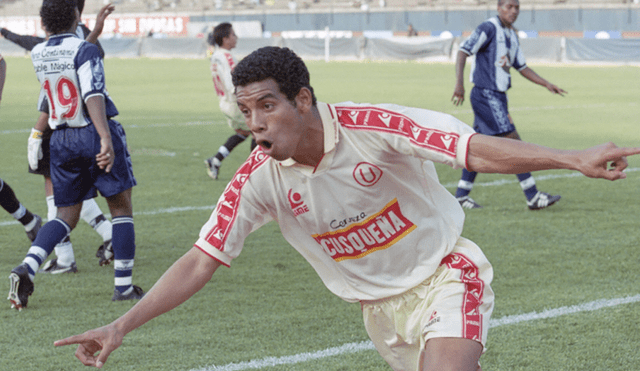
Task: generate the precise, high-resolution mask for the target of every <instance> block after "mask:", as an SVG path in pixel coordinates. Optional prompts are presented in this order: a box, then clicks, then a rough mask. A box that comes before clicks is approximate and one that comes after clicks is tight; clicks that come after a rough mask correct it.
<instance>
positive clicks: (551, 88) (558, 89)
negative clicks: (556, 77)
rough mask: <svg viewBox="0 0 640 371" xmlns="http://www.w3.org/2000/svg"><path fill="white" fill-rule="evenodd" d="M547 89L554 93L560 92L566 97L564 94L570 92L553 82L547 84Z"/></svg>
mask: <svg viewBox="0 0 640 371" xmlns="http://www.w3.org/2000/svg"><path fill="white" fill-rule="evenodd" d="M547 89H549V91H550V92H552V93H553V94H559V95H560V96H561V97H564V94H568V93H567V92H566V91H564V90H563V89H560V88H559V87H557V86H555V85H553V84H551V83H550V84H548V85H547Z"/></svg>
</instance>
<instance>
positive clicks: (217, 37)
mask: <svg viewBox="0 0 640 371" xmlns="http://www.w3.org/2000/svg"><path fill="white" fill-rule="evenodd" d="M231 28H232V26H231V23H229V22H224V23H220V24H219V25H217V26H215V27H214V28H213V42H215V43H216V44H217V45H218V46H222V39H224V38H225V37H229V35H230V34H231ZM209 44H211V41H209ZM211 45H213V44H211Z"/></svg>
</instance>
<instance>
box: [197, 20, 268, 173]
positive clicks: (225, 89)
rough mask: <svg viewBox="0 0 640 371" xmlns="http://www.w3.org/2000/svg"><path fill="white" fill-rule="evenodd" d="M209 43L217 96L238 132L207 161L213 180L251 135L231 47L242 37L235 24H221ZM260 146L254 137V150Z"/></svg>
mask: <svg viewBox="0 0 640 371" xmlns="http://www.w3.org/2000/svg"><path fill="white" fill-rule="evenodd" d="M209 36H210V37H209V43H210V44H211V45H216V46H217V47H216V51H215V52H214V53H213V55H212V56H211V76H212V77H213V86H214V88H215V89H216V95H217V96H218V100H219V101H220V102H219V103H220V111H222V113H223V114H224V115H225V116H226V117H227V124H228V125H229V126H230V127H231V128H232V129H233V130H235V132H236V134H234V135H232V136H230V137H229V138H228V139H227V141H226V142H225V144H223V145H222V146H220V148H219V149H218V153H216V154H215V156H213V157H210V158H208V159H206V160H204V163H205V165H207V174H209V176H210V177H211V179H214V180H216V179H218V172H219V171H220V166H221V165H222V160H224V159H225V158H226V157H227V156H229V154H230V153H231V151H233V149H234V148H236V146H237V145H238V144H240V143H242V142H244V140H245V139H247V137H248V136H250V135H251V132H250V131H249V128H248V127H247V125H246V124H245V122H244V117H242V113H241V112H240V110H238V104H237V103H236V94H235V91H234V87H233V83H232V82H231V71H233V68H234V67H235V66H236V64H237V63H238V62H237V61H236V59H235V57H234V56H233V54H231V50H232V49H233V48H235V47H236V43H237V42H238V37H237V36H236V33H235V32H234V31H233V27H232V26H231V23H226V22H225V23H220V24H219V25H217V26H216V27H215V28H214V29H213V33H212V34H210V35H209ZM255 146H256V143H255V141H254V140H251V150H253V148H254V147H255Z"/></svg>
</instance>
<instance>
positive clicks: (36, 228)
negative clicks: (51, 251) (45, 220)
mask: <svg viewBox="0 0 640 371" xmlns="http://www.w3.org/2000/svg"><path fill="white" fill-rule="evenodd" d="M33 217H34V218H35V219H36V225H35V226H34V227H33V228H31V230H30V231H26V232H27V237H28V238H29V240H31V242H33V241H35V240H36V237H37V236H38V231H39V230H40V227H42V218H41V217H40V215H38V214H33Z"/></svg>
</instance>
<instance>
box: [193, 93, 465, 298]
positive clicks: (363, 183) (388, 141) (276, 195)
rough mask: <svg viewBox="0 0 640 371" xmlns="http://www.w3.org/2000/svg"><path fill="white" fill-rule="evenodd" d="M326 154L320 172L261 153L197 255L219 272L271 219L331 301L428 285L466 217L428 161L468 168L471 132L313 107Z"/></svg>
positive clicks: (355, 108)
mask: <svg viewBox="0 0 640 371" xmlns="http://www.w3.org/2000/svg"><path fill="white" fill-rule="evenodd" d="M318 109H319V111H320V115H321V117H322V123H323V126H324V149H325V155H324V157H323V158H322V161H321V162H320V163H319V164H318V166H317V167H316V168H311V167H309V166H305V165H301V164H298V163H296V162H295V161H294V160H292V159H288V160H285V161H281V162H280V161H276V160H274V159H272V158H271V157H269V156H267V155H265V154H264V153H263V152H262V151H261V150H260V148H259V147H258V148H257V149H256V150H254V151H253V152H252V154H251V155H250V156H249V158H248V159H247V161H246V162H245V163H244V165H243V166H241V167H240V169H239V170H238V171H237V173H236V175H235V176H234V177H233V180H232V181H231V182H230V183H229V184H228V185H227V187H226V189H225V191H224V193H223V194H222V196H221V197H220V199H219V201H218V204H217V206H216V208H215V210H214V212H213V214H212V215H211V218H210V219H209V221H208V222H207V223H206V224H205V225H204V226H203V227H202V230H201V232H200V238H199V239H198V241H197V242H196V244H195V246H196V247H198V248H200V249H201V250H202V251H204V252H205V253H207V254H209V255H210V256H212V257H213V258H215V259H216V260H218V261H220V262H221V263H222V264H224V265H227V266H228V265H230V264H231V261H232V259H233V258H235V257H236V256H238V254H240V252H241V250H242V246H243V242H244V240H245V238H246V237H247V235H248V234H249V233H251V232H252V231H254V230H256V229H258V228H259V227H260V226H262V225H264V224H266V223H267V222H269V221H271V220H276V221H277V222H278V224H279V225H280V229H281V231H282V234H283V236H284V237H285V239H286V240H287V241H288V242H289V243H290V244H291V245H292V246H293V247H294V248H295V249H296V250H297V251H298V252H299V253H300V254H302V256H304V258H305V259H306V260H307V261H308V262H309V263H310V264H311V266H312V267H313V268H314V269H315V270H316V272H317V273H318V274H319V276H320V278H321V279H322V281H323V282H324V284H325V285H326V286H327V287H328V288H329V290H331V291H332V292H333V293H334V294H336V295H338V296H339V297H341V298H342V299H344V300H346V301H350V302H354V301H359V300H376V299H380V298H385V297H389V296H392V295H396V294H400V293H402V292H405V291H407V290H409V289H411V288H413V287H415V286H417V285H418V284H420V283H421V282H423V281H424V280H425V279H426V278H428V277H429V276H431V275H432V274H433V273H434V272H435V270H436V268H437V267H438V265H439V264H440V262H441V261H442V259H443V258H444V257H445V256H446V255H448V254H449V253H450V252H451V251H452V249H453V247H454V245H455V243H456V241H457V240H458V238H459V237H460V234H461V232H462V227H463V222H464V212H463V210H462V208H461V207H460V205H459V204H458V201H456V199H455V197H453V196H452V195H451V193H450V192H449V191H447V190H446V189H445V188H444V187H443V186H442V185H441V184H440V182H439V181H438V175H437V174H436V171H435V166H434V164H433V162H439V163H444V164H447V165H449V166H452V167H454V168H461V167H463V166H465V161H466V157H467V150H468V142H469V138H471V136H472V135H473V134H474V131H473V129H471V127H469V126H468V125H466V124H464V123H463V122H461V121H459V120H457V119H456V118H454V117H452V116H450V115H447V114H443V113H439V112H433V111H428V110H424V109H417V108H408V107H402V106H397V105H390V104H387V105H382V104H381V105H358V104H354V103H342V104H337V105H329V104H326V103H318Z"/></svg>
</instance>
